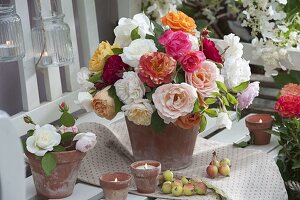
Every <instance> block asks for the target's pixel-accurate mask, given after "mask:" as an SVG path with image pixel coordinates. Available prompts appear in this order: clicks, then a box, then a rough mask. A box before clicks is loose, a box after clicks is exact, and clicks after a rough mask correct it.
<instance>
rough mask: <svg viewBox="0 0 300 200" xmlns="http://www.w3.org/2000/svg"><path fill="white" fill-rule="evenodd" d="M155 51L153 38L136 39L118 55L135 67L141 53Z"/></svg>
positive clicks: (137, 64)
mask: <svg viewBox="0 0 300 200" xmlns="http://www.w3.org/2000/svg"><path fill="white" fill-rule="evenodd" d="M156 51H157V48H156V46H155V43H154V41H153V40H149V39H136V40H134V41H132V42H131V43H130V45H129V46H128V47H124V48H123V53H122V54H121V55H120V56H121V58H122V61H123V62H124V63H126V64H128V65H130V66H131V67H134V68H137V67H138V66H139V62H140V58H141V57H142V55H144V54H146V53H150V52H156Z"/></svg>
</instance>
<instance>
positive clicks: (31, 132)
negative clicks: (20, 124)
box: [27, 129, 34, 137]
mask: <svg viewBox="0 0 300 200" xmlns="http://www.w3.org/2000/svg"><path fill="white" fill-rule="evenodd" d="M33 133H34V129H30V130H28V131H27V136H28V137H30V136H32V135H33Z"/></svg>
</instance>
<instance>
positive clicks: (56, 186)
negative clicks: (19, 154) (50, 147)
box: [26, 150, 86, 199]
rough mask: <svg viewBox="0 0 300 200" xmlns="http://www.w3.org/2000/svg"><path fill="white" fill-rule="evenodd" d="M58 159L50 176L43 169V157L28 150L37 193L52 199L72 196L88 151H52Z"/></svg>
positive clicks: (27, 154) (27, 153)
mask: <svg viewBox="0 0 300 200" xmlns="http://www.w3.org/2000/svg"><path fill="white" fill-rule="evenodd" d="M52 154H53V155H54V156H55V158H56V160H57V164H56V167H55V169H54V171H53V172H52V174H51V175H50V176H46V174H45V173H44V171H43V169H42V165H41V159H40V158H38V157H36V156H35V155H34V154H31V153H29V152H26V156H27V157H28V159H29V164H30V168H31V172H32V176H33V181H34V184H35V188H36V191H37V194H38V195H39V196H42V197H46V198H51V199H60V198H64V197H67V196H70V195H71V194H72V192H73V189H74V186H75V183H76V179H77V176H78V172H79V168H80V163H81V161H82V159H83V158H84V156H85V155H86V153H82V152H80V151H77V150H72V151H64V152H52Z"/></svg>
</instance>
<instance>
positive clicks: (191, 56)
mask: <svg viewBox="0 0 300 200" xmlns="http://www.w3.org/2000/svg"><path fill="white" fill-rule="evenodd" d="M205 59H206V58H205V55H204V53H203V52H202V51H188V52H185V53H184V54H183V56H182V57H180V58H179V62H180V63H181V65H182V69H183V70H184V71H185V72H188V73H192V72H194V71H196V70H197V69H199V67H200V66H201V64H202V62H203V61H204V60H205Z"/></svg>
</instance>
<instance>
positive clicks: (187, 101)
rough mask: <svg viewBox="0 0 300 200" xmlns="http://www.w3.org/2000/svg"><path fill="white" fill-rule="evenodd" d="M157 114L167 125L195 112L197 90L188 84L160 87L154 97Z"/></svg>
mask: <svg viewBox="0 0 300 200" xmlns="http://www.w3.org/2000/svg"><path fill="white" fill-rule="evenodd" d="M152 99H153V102H154V105H155V107H156V109H157V113H158V114H159V116H160V117H161V118H162V119H163V120H164V122H165V123H166V124H169V123H170V122H175V121H176V120H177V118H178V117H181V116H185V115H187V114H189V113H191V112H192V111H193V108H194V103H195V101H196V99H197V91H196V89H195V88H194V87H193V86H191V85H188V84H186V83H181V84H171V83H169V84H165V85H161V86H159V87H158V88H157V89H156V90H155V92H154V93H153V95H152Z"/></svg>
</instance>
